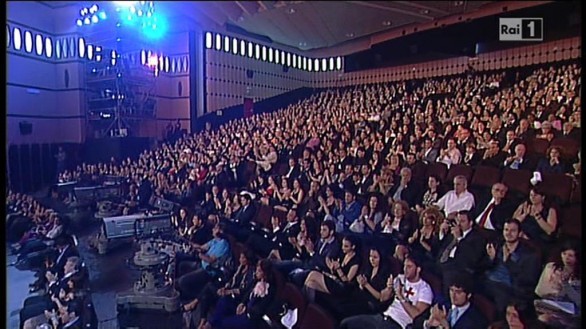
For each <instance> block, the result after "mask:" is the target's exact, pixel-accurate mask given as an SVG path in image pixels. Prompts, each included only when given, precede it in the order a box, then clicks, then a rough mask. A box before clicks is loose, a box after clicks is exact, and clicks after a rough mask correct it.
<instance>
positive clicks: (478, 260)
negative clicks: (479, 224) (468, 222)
mask: <svg viewBox="0 0 586 329" xmlns="http://www.w3.org/2000/svg"><path fill="white" fill-rule="evenodd" d="M453 239H455V237H454V236H453V235H452V234H449V235H448V236H446V237H444V238H443V239H442V242H441V244H442V247H441V248H440V251H439V253H438V255H439V257H440V258H441V255H442V254H443V252H444V250H446V247H447V246H448V244H449V243H450V242H451V241H452V240H453ZM485 258H486V241H485V240H484V238H483V237H482V235H481V234H480V233H479V232H478V231H476V226H473V227H472V231H470V233H468V235H466V237H464V238H463V239H462V240H460V242H458V245H457V247H456V252H455V254H454V257H453V258H448V260H447V261H446V263H444V264H442V265H443V266H444V269H447V270H457V271H462V270H464V271H466V272H468V273H469V274H475V273H477V272H478V271H479V270H480V266H481V265H482V262H483V261H484V259H485Z"/></svg>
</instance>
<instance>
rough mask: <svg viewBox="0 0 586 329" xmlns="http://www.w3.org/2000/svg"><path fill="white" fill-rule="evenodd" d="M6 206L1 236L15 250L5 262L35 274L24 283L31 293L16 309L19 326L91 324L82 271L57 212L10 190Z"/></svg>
mask: <svg viewBox="0 0 586 329" xmlns="http://www.w3.org/2000/svg"><path fill="white" fill-rule="evenodd" d="M53 194H57V193H56V192H55V193H53ZM52 197H58V196H56V195H52ZM6 209H7V222H6V233H7V240H8V241H9V242H13V244H12V245H11V246H10V249H11V252H12V253H13V254H16V255H18V258H17V261H16V262H15V263H13V264H11V265H15V266H17V267H18V268H23V269H28V270H32V271H35V272H36V273H35V277H36V278H37V279H36V281H35V282H33V283H31V284H30V285H29V288H30V290H29V291H28V293H30V294H34V295H32V296H30V297H28V298H27V299H26V300H25V301H24V305H23V308H22V309H21V310H20V328H30V329H36V328H80V329H81V328H84V327H87V326H88V325H89V326H92V325H95V324H96V323H95V314H94V313H93V306H92V303H91V300H90V299H89V294H88V292H89V290H88V287H89V286H88V283H89V282H88V277H87V271H86V269H85V267H84V266H83V261H82V259H81V258H80V255H79V252H78V251H77V247H76V243H77V240H76V239H75V237H74V236H73V235H71V234H70V233H69V229H68V227H67V225H66V224H67V223H66V222H65V221H62V220H61V217H60V216H61V215H60V214H58V213H57V212H56V211H55V210H53V209H50V208H46V207H44V206H42V205H41V202H39V200H36V199H35V198H34V197H33V196H31V195H26V194H24V193H15V192H13V191H8V195H7V200H6Z"/></svg>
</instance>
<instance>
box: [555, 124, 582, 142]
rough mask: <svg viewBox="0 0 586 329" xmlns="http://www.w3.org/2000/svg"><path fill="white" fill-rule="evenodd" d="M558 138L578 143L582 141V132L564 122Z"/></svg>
mask: <svg viewBox="0 0 586 329" xmlns="http://www.w3.org/2000/svg"><path fill="white" fill-rule="evenodd" d="M560 137H563V138H569V139H573V140H575V141H576V142H580V141H581V140H582V130H581V128H579V127H574V124H573V123H571V122H566V123H564V125H563V129H562V133H561V135H560Z"/></svg>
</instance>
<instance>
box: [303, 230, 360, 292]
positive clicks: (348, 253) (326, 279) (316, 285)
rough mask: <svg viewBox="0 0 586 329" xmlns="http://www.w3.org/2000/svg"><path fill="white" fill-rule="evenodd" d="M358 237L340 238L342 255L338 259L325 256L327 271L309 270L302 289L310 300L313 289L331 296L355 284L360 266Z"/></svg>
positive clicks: (346, 290)
mask: <svg viewBox="0 0 586 329" xmlns="http://www.w3.org/2000/svg"><path fill="white" fill-rule="evenodd" d="M357 244H358V239H357V238H356V237H354V236H352V235H348V236H345V237H344V239H342V254H343V255H342V256H341V257H340V258H339V259H331V258H329V257H327V258H326V265H327V267H328V269H329V271H317V270H314V271H311V272H309V275H308V276H307V279H306V280H305V284H304V291H305V293H306V295H307V297H308V299H309V300H310V301H312V300H313V299H314V297H315V291H319V292H322V293H325V294H330V295H333V296H344V295H346V294H347V293H349V292H350V290H351V288H352V287H353V286H355V285H356V275H357V274H358V270H359V268H360V259H359V251H358V248H357V247H358V246H357Z"/></svg>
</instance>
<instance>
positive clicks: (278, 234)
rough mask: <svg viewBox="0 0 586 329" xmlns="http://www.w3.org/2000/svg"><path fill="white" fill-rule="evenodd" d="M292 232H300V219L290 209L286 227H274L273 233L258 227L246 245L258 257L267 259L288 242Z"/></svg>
mask: <svg viewBox="0 0 586 329" xmlns="http://www.w3.org/2000/svg"><path fill="white" fill-rule="evenodd" d="M292 230H296V231H297V232H299V219H298V217H297V213H296V212H295V210H293V209H289V211H288V212H287V222H286V224H285V225H284V226H282V225H279V227H277V228H274V227H273V231H272V232H266V231H264V230H262V229H260V227H259V226H257V227H255V228H254V231H253V233H252V234H250V235H249V237H248V240H246V243H245V245H246V246H247V248H248V249H250V250H252V251H254V252H255V253H256V254H257V255H260V256H261V257H262V258H266V257H268V256H269V253H270V252H271V251H272V250H274V249H280V248H281V247H282V246H283V245H284V244H285V243H286V242H287V238H288V236H289V232H290V231H292Z"/></svg>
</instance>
